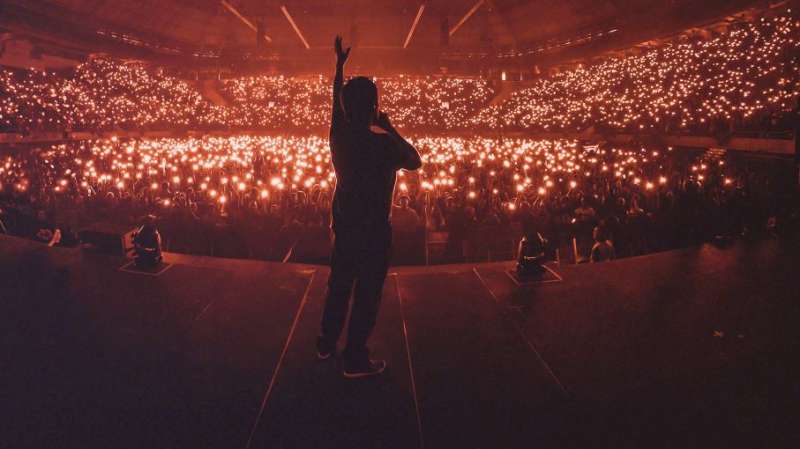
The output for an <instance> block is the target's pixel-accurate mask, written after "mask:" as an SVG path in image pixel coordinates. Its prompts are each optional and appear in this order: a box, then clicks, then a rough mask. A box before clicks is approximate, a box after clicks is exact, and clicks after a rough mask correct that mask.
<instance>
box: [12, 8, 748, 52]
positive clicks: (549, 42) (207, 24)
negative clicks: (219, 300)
mask: <svg viewBox="0 0 800 449" xmlns="http://www.w3.org/2000/svg"><path fill="white" fill-rule="evenodd" d="M754 3H758V2H755V1H752V0H704V1H703V2H698V1H694V0H428V1H425V0H338V1H334V0H282V1H274V0H137V1H130V0H39V1H31V0H2V2H0V5H2V10H0V32H3V34H2V35H0V36H2V39H4V40H10V39H15V38H27V39H31V40H32V42H34V45H35V46H38V48H39V49H40V51H44V52H54V51H61V52H62V54H63V55H66V54H71V53H74V54H81V53H83V54H89V53H95V52H102V53H110V54H114V55H115V56H120V57H134V58H140V59H158V60H159V61H161V62H163V61H169V60H174V61H180V62H181V63H185V62H186V60H187V59H192V60H194V61H195V62H201V63H202V62H205V63H209V64H214V63H218V62H219V61H220V60H225V61H227V60H236V59H241V58H257V59H260V60H264V61H272V62H274V63H279V62H283V63H291V62H292V61H303V60H315V59H319V57H318V56H319V54H320V52H322V51H329V48H330V45H331V41H332V37H333V36H334V35H335V34H337V33H341V34H343V35H344V36H345V40H346V41H350V42H352V43H354V44H355V46H356V47H358V48H360V49H362V50H363V51H362V52H361V53H362V55H372V56H371V58H372V59H373V60H372V61H370V62H373V63H380V61H379V60H380V59H381V58H384V59H391V58H389V56H391V57H394V58H397V57H401V59H404V60H406V61H409V62H413V61H415V60H417V61H428V62H432V63H434V64H442V58H443V57H444V58H445V59H446V58H448V57H449V58H451V59H453V60H457V59H461V60H464V61H470V60H475V59H484V60H485V59H487V57H488V58H489V59H490V60H491V61H492V63H493V64H498V63H504V61H503V60H502V59H503V58H504V57H505V58H508V59H509V61H505V63H509V64H514V63H517V62H519V61H524V64H529V63H530V62H531V61H536V60H537V58H539V59H541V57H542V56H543V54H544V53H546V54H548V55H552V54H553V53H559V52H567V53H569V51H572V50H574V47H584V46H587V45H588V46H590V47H591V46H593V45H594V46H598V44H599V47H604V46H613V45H619V44H620V42H621V41H625V42H628V41H630V42H635V41H636V40H637V39H638V40H641V39H645V38H652V37H655V35H656V34H659V33H660V34H664V33H669V32H675V31H677V30H679V29H681V27H686V26H693V25H694V24H696V23H698V22H701V21H704V20H710V19H713V18H718V17H720V16H722V15H725V14H730V13H732V12H736V11H738V10H741V9H742V8H745V7H747V6H750V5H752V4H754ZM415 24H416V25H415ZM412 30H413V31H412ZM260 36H263V37H260ZM544 50H546V51H544ZM376 55H377V56H376ZM496 58H500V59H496ZM515 58H520V59H519V61H517V60H516V59H515ZM325 62H326V63H327V62H328V61H327V60H326V61H325ZM365 62H366V57H365Z"/></svg>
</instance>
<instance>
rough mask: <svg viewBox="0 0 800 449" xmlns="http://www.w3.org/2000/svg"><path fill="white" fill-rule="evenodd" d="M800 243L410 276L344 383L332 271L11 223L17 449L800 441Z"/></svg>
mask: <svg viewBox="0 0 800 449" xmlns="http://www.w3.org/2000/svg"><path fill="white" fill-rule="evenodd" d="M799 249H800V247H798V245H796V244H790V243H788V242H783V243H780V244H779V243H778V242H762V243H751V244H747V243H742V244H739V245H737V246H736V247H734V248H729V249H718V248H714V247H711V246H705V247H703V248H700V249H693V250H684V251H676V252H670V253H664V254H659V255H653V256H647V257H640V258H634V259H628V260H621V261H617V262H612V263H607V264H599V265H583V266H568V267H567V266H562V267H554V268H555V270H556V271H557V272H558V274H560V276H561V277H563V281H562V282H556V283H549V284H540V285H535V286H522V287H520V286H517V285H516V284H515V283H514V281H513V280H512V279H511V278H510V277H509V276H507V274H506V273H505V270H506V269H507V268H508V266H507V265H503V264H494V265H479V266H476V267H473V266H451V267H435V268H413V269H412V268H409V269H399V270H397V271H396V272H395V273H394V274H392V275H390V276H389V278H388V279H387V282H386V286H385V290H384V299H383V308H382V311H381V316H380V318H379V323H378V327H377V329H376V332H375V335H374V337H373V339H372V347H373V349H374V352H375V353H376V354H377V355H378V356H381V357H384V358H386V359H388V360H389V362H390V369H389V370H388V371H387V373H386V374H385V375H384V376H383V377H381V378H377V379H372V380H365V381H346V380H344V379H343V378H342V377H341V375H340V363H339V361H338V360H331V361H326V362H320V361H317V360H316V358H315V352H314V345H313V343H314V337H315V334H316V330H317V324H318V322H319V319H320V314H321V310H322V299H323V296H324V291H325V281H326V278H327V269H326V268H323V267H313V266H300V265H281V264H270V263H261V262H247V261H235V260H220V259H206V258H191V257H179V256H170V257H169V261H170V262H172V263H173V265H172V266H171V267H170V268H169V269H168V270H167V271H165V272H164V273H163V274H161V275H159V276H147V275H142V274H133V273H129V272H124V271H120V270H119V267H120V266H122V265H123V264H124V263H125V261H123V260H121V259H116V258H108V257H104V256H98V255H92V254H87V253H82V252H81V251H80V250H62V249H49V248H45V247H41V246H37V245H36V244H33V243H28V242H24V241H21V240H17V239H9V238H4V237H2V236H0V276H1V277H0V298H1V299H2V301H0V448H237V449H239V448H245V447H251V448H398V449H400V448H402V449H407V448H421V447H424V448H428V449H431V448H475V449H478V448H523V447H525V448H538V447H558V448H564V447H567V448H569V447H574V448H590V447H614V448H694V447H698V448H699V447H703V448H794V447H800V446H799V445H800V426H798V421H799V420H800V419H799V418H798V416H800V414H799V413H798V412H799V411H800V407H798V400H799V399H800V383H798V379H800V377H798V374H800V370H798V368H797V366H798V365H800V364H799V363H798V362H797V361H796V360H797V358H798V355H800V351H799V350H798V349H800V348H799V347H798V343H799V342H800V338H798V335H800V331H798V325H800V319H798V316H799V315H798V309H799V308H800V271H799V270H798V266H800V252H798V250H799Z"/></svg>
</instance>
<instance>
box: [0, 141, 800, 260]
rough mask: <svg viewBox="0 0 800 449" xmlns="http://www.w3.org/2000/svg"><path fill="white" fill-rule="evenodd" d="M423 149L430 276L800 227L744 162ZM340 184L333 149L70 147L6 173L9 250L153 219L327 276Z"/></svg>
mask: <svg viewBox="0 0 800 449" xmlns="http://www.w3.org/2000/svg"><path fill="white" fill-rule="evenodd" d="M412 141H413V143H414V144H415V145H416V146H417V147H418V148H419V149H420V152H421V154H422V158H423V162H424V165H423V168H422V169H421V170H419V171H418V172H417V173H413V174H412V173H405V172H400V176H399V178H398V184H397V186H396V197H395V208H394V211H393V222H394V227H395V231H396V233H397V234H398V238H399V239H400V240H401V241H406V242H408V244H397V245H396V246H397V247H398V248H403V249H404V251H405V253H404V254H402V255H399V256H400V257H401V259H403V258H405V259H408V260H402V261H403V262H406V261H407V262H408V263H424V262H425V257H424V255H425V254H426V253H428V252H429V251H426V250H431V248H430V247H429V246H431V243H432V241H433V240H435V239H434V238H432V237H431V236H434V235H444V236H445V237H446V238H445V239H444V240H443V241H442V245H441V248H439V250H438V252H436V251H433V252H434V253H435V257H434V258H433V259H431V260H434V261H448V262H457V261H480V260H488V259H489V258H490V257H492V256H491V254H492V251H494V252H495V253H496V254H498V255H497V256H496V257H497V258H500V257H505V258H509V257H513V254H512V253H513V247H514V245H515V244H516V242H517V241H519V239H520V238H521V237H522V236H523V235H525V236H531V235H536V234H537V233H538V234H541V235H543V236H545V237H546V238H547V239H548V240H549V241H550V242H551V245H552V249H553V251H555V250H558V251H559V254H560V255H559V257H560V258H563V259H567V260H570V261H575V262H580V261H583V260H588V259H589V258H591V254H592V247H593V246H594V243H601V244H602V245H601V246H603V245H606V244H610V245H612V246H613V248H614V249H615V251H614V254H615V255H617V256H626V255H636V254H644V253H648V252H651V251H657V250H664V249H668V248H675V247H681V246H685V245H688V244H694V243H699V242H703V241H708V240H709V239H712V238H722V237H724V238H732V237H735V236H741V235H743V234H754V233H765V232H779V231H780V230H781V229H782V228H787V229H788V228H790V225H791V224H792V223H797V219H798V215H797V214H798V209H797V206H798V202H797V198H795V197H791V195H793V194H796V189H793V188H791V186H792V181H793V179H792V176H791V173H788V174H787V173H784V175H785V176H781V168H780V167H760V166H759V167H755V166H753V165H752V164H754V162H747V160H745V159H742V160H739V159H738V158H737V157H736V156H735V155H720V154H716V153H702V152H701V153H696V152H690V151H683V150H681V151H675V150H672V149H671V148H662V147H654V146H652V145H650V146H631V147H616V146H613V145H609V144H594V145H588V144H580V143H579V142H576V141H568V140H532V139H523V138H506V139H503V138H460V137H458V138H456V137H417V138H414V139H412ZM756 163H757V164H766V163H765V162H763V161H762V162H756ZM756 168H758V169H756ZM783 181H785V183H786V184H781V182H783ZM335 182H336V181H335V176H334V174H333V171H332V168H331V164H330V155H329V151H328V147H327V139H325V138H324V137H321V136H296V137H293V136H273V137H268V136H259V137H252V136H238V137H204V138H189V139H156V140H146V139H143V140H140V139H137V140H123V139H115V138H112V139H104V140H98V141H86V142H71V143H62V144H55V145H51V146H44V147H39V148H26V149H21V150H19V151H17V152H15V153H13V154H8V155H6V156H4V157H3V159H2V160H0V209H2V213H0V221H2V222H3V223H4V227H5V229H6V230H7V232H9V233H11V234H16V235H21V236H27V237H30V238H33V239H36V240H39V241H42V242H44V243H48V244H62V245H72V244H77V243H78V241H79V240H80V232H79V231H80V230H82V229H84V228H86V227H88V226H90V225H91V224H93V223H98V222H113V223H115V224H124V225H128V226H129V227H130V228H133V227H135V226H137V225H138V224H141V223H142V221H143V220H144V219H143V217H146V216H148V215H154V216H156V217H157V218H158V220H157V223H158V227H159V229H160V230H161V233H162V234H163V237H164V242H165V245H166V247H167V249H170V250H173V251H180V252H187V253H193V254H208V255H217V256H227V257H240V258H258V259H265V260H283V259H285V258H286V256H287V255H289V254H293V256H292V258H291V260H296V261H305V262H320V261H324V260H325V257H326V255H327V252H328V246H327V239H328V226H329V220H330V202H331V196H332V190H333V188H334V186H335ZM56 233H58V234H59V235H58V240H59V241H55V242H54V241H53V240H54V239H53V237H54V236H55V234H56ZM593 239H594V240H596V242H595V241H594V240H593ZM607 253H608V251H607V248H606V251H604V254H607Z"/></svg>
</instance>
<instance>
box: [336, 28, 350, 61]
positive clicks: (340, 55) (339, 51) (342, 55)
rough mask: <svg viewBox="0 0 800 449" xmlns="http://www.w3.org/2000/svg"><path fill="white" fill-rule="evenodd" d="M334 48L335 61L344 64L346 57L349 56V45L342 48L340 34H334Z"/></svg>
mask: <svg viewBox="0 0 800 449" xmlns="http://www.w3.org/2000/svg"><path fill="white" fill-rule="evenodd" d="M333 46H334V48H335V49H336V63H337V64H339V65H342V66H343V65H344V63H345V62H347V58H348V57H350V49H351V48H350V47H347V49H346V50H345V49H344V48H342V36H338V35H337V36H336V40H335V41H334V44H333Z"/></svg>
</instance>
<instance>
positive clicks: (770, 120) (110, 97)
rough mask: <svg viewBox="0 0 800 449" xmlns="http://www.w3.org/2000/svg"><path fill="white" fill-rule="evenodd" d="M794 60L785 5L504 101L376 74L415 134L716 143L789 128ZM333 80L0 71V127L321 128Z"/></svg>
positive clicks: (474, 85) (123, 65) (105, 70)
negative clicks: (712, 139) (624, 134)
mask: <svg viewBox="0 0 800 449" xmlns="http://www.w3.org/2000/svg"><path fill="white" fill-rule="evenodd" d="M798 54H800V24H799V23H798V21H797V19H796V18H794V17H793V16H792V15H791V14H790V13H783V14H777V15H775V16H774V17H769V18H767V17H764V18H761V19H760V20H758V21H755V22H751V23H737V24H731V25H730V27H729V29H727V30H725V31H722V32H719V33H716V35H714V36H713V37H710V36H705V37H700V36H697V37H683V38H680V39H676V40H675V41H673V42H666V43H663V44H660V45H657V46H655V47H653V48H650V49H647V50H641V51H640V52H639V54H628V55H626V56H622V57H610V58H606V59H605V60H603V61H602V62H598V63H591V64H582V65H580V66H578V67H576V68H571V69H566V70H562V71H560V72H557V73H553V74H549V75H543V76H541V77H538V78H536V79H535V80H534V81H531V82H530V83H529V84H528V85H526V87H524V88H522V89H520V90H518V91H516V92H514V93H513V94H512V95H510V97H509V98H507V99H504V101H497V102H495V101H493V99H495V97H497V96H498V95H499V94H500V92H501V88H500V87H499V84H498V83H497V82H493V81H491V80H486V79H483V78H477V77H476V78H470V77H458V76H401V75H397V76H392V77H384V78H378V79H377V80H376V81H377V83H378V85H379V86H380V88H381V91H382V92H381V105H380V107H381V108H382V109H384V110H385V111H386V112H387V113H389V114H390V115H391V116H392V117H394V120H395V124H396V125H398V126H400V127H402V128H404V129H414V130H416V131H419V132H425V133H432V132H447V131H452V130H473V131H475V130H477V131H486V132H493V131H510V130H514V131H583V130H586V129H589V128H594V129H595V130H597V131H600V132H601V133H602V132H604V131H607V130H614V131H629V132H630V131H633V132H639V131H642V132H669V133H681V132H694V133H701V134H711V135H715V136H718V137H725V136H727V135H730V134H731V133H732V132H735V131H738V130H745V131H748V130H757V131H771V130H787V129H790V126H789V124H788V120H789V119H788V115H787V114H788V113H789V112H790V111H792V109H793V108H794V107H795V105H796V103H795V102H796V97H797V93H798V91H800V85H799V84H798V81H799V80H800V71H799V70H798V67H800V60H799V59H798V56H797V55H798ZM209 86H210V87H209ZM330 86H331V79H330V78H329V77H328V76H303V77H290V76H273V75H259V76H250V77H238V78H232V79H226V80H222V81H219V82H218V83H211V84H208V83H202V82H195V81H186V80H183V79H179V78H177V77H174V76H171V75H169V74H167V73H166V72H165V71H164V70H163V69H160V68H151V67H149V66H147V65H145V64H142V63H136V62H120V61H114V60H109V59H102V58H96V59H92V60H90V61H88V62H86V63H84V64H81V65H80V66H78V67H77V68H76V69H75V70H74V71H72V72H70V73H54V72H46V71H37V70H29V71H28V70H26V71H11V70H2V71H0V131H8V132H22V133H29V132H36V131H75V130H88V131H97V130H117V129H135V130H141V129H161V130H164V129H165V130H176V129H193V130H209V129H213V130H237V129H269V130H282V131H286V130H292V131H302V130H305V131H318V130H320V129H321V128H324V127H326V126H327V124H328V123H329V122H330V100H329V99H330V89H331V87H330ZM205 89H213V90H214V91H215V97H216V99H215V100H213V101H212V99H210V98H209V95H208V93H207V92H205Z"/></svg>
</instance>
